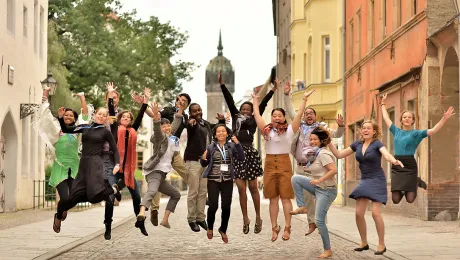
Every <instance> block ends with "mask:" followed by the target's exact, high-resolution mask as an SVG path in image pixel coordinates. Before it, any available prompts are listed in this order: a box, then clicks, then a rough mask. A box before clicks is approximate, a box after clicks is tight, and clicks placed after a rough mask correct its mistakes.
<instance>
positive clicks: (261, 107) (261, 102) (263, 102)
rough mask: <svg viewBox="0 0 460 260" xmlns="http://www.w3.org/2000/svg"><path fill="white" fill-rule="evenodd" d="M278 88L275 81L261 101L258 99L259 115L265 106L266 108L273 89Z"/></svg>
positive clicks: (273, 92) (273, 91) (262, 112)
mask: <svg viewBox="0 0 460 260" xmlns="http://www.w3.org/2000/svg"><path fill="white" fill-rule="evenodd" d="M277 89H278V82H277V81H275V84H274V85H273V88H272V89H270V91H268V93H267V94H266V95H265V97H264V98H263V99H262V101H260V104H259V113H260V114H261V115H263V114H264V112H265V108H267V105H268V101H270V99H272V97H273V94H275V91H276V90H277Z"/></svg>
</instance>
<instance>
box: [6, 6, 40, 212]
mask: <svg viewBox="0 0 460 260" xmlns="http://www.w3.org/2000/svg"><path fill="white" fill-rule="evenodd" d="M47 14H48V1H47V0H23V1H15V0H5V1H1V2H0V56H1V63H0V151H1V153H0V213H2V212H10V211H16V210H21V209H28V208H32V206H33V194H34V187H33V180H39V179H41V180H43V179H44V176H45V173H44V161H45V160H44V159H45V158H44V157H45V156H44V154H45V153H44V145H43V143H42V142H41V140H40V138H39V137H38V135H37V133H36V132H35V131H33V129H32V127H31V122H32V121H33V115H29V116H26V117H23V116H24V115H25V113H24V112H26V107H27V105H24V104H34V103H35V104H38V103H41V95H42V88H41V84H40V81H41V80H43V79H45V78H46V75H47V28H48V20H47V19H48V15H47ZM21 115H23V116H21ZM22 117H23V118H22ZM41 189H43V185H41Z"/></svg>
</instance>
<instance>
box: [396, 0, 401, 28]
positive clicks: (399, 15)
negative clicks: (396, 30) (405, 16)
mask: <svg viewBox="0 0 460 260" xmlns="http://www.w3.org/2000/svg"><path fill="white" fill-rule="evenodd" d="M396 2H397V5H398V14H397V17H396V18H397V19H396V24H397V27H399V26H401V24H402V0H396Z"/></svg>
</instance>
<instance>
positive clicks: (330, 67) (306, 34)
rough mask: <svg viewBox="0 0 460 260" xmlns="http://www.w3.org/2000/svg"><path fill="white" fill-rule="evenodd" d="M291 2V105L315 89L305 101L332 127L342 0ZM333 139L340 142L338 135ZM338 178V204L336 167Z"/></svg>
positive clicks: (338, 100) (337, 99)
mask: <svg viewBox="0 0 460 260" xmlns="http://www.w3.org/2000/svg"><path fill="white" fill-rule="evenodd" d="M292 4H293V6H292V7H291V10H292V13H291V17H292V22H291V26H290V29H291V70H292V73H291V79H290V80H291V82H292V83H294V82H295V84H291V86H293V87H292V92H293V94H292V102H293V105H294V108H297V107H298V106H299V105H300V103H301V101H302V97H303V93H304V91H305V89H307V90H308V89H313V88H314V89H316V92H315V93H314V94H313V95H312V96H311V98H310V99H309V100H308V104H307V105H308V106H310V107H313V108H314V109H315V111H316V113H317V119H318V121H320V122H321V121H322V122H325V123H326V124H327V125H328V127H330V128H332V129H335V128H336V127H337V123H336V121H335V119H336V118H337V114H342V74H343V73H342V68H343V66H342V64H343V52H342V17H343V15H342V13H343V9H342V8H343V7H342V0H309V1H305V0H294V1H292ZM324 17H328V19H324ZM304 88H305V89H304ZM334 142H335V143H336V144H337V146H338V147H339V148H340V147H341V146H342V139H341V138H339V139H336V140H334ZM341 161H342V160H339V162H338V163H339V165H341V163H342V162H341ZM338 179H339V194H338V196H337V199H336V201H335V203H336V204H342V181H340V180H342V179H344V169H342V167H338Z"/></svg>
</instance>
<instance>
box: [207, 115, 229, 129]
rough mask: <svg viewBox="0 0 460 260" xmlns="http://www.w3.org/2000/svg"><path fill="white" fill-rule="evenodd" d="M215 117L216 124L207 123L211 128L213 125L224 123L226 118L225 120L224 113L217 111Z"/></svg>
mask: <svg viewBox="0 0 460 260" xmlns="http://www.w3.org/2000/svg"><path fill="white" fill-rule="evenodd" d="M216 119H217V120H218V121H217V124H211V123H210V124H209V125H210V126H211V129H213V128H214V127H216V125H225V124H226V120H225V116H224V114H222V113H217V117H216Z"/></svg>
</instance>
